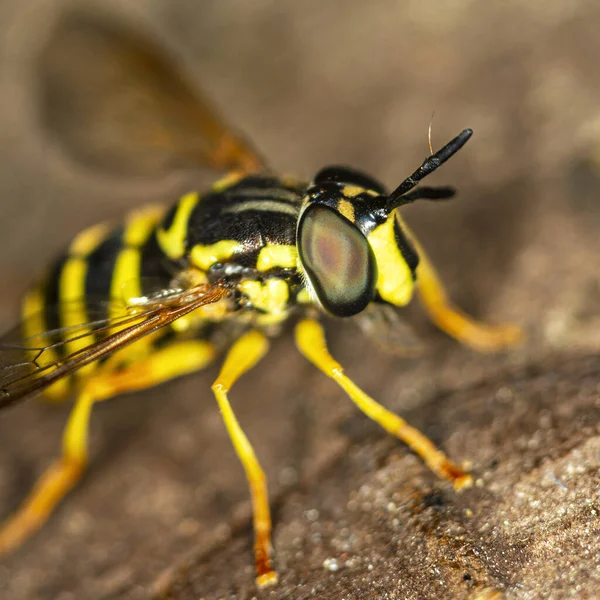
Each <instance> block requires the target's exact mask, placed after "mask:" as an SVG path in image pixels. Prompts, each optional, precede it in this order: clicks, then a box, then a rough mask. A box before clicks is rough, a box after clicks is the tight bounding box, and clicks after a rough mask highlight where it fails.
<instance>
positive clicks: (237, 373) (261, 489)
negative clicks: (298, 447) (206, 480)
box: [212, 331, 277, 587]
mask: <svg viewBox="0 0 600 600" xmlns="http://www.w3.org/2000/svg"><path fill="white" fill-rule="evenodd" d="M268 347H269V345H268V341H267V338H266V337H265V336H264V335H263V334H262V333H260V332H259V331H250V332H248V333H246V334H245V335H244V336H242V337H241V338H240V339H239V340H238V341H237V342H236V343H235V344H234V345H233V347H232V348H231V350H230V351H229V354H228V355H227V358H226V359H225V363H224V364H223V367H222V369H221V372H220V373H219V376H218V377H217V379H216V381H215V382H214V383H213V386H212V390H213V392H214V394H215V397H216V399H217V402H218V403H219V409H220V410H221V415H222V416H223V421H224V422H225V426H226V427H227V432H228V433H229V437H230V438H231V441H232V442H233V446H234V448H235V451H236V453H237V455H238V457H239V459H240V461H241V462H242V466H243V467H244V470H245V471H246V477H247V478H248V483H249V485H250V495H251V497H252V509H253V518H254V557H255V561H256V575H257V577H256V582H257V584H258V585H259V586H261V587H263V586H267V585H272V584H274V583H276V582H277V574H276V573H275V571H273V567H272V559H271V511H270V509H269V496H268V491H267V479H266V477H265V474H264V472H263V470H262V468H261V466H260V463H259V462H258V459H257V458H256V454H255V453H254V449H253V448H252V446H251V444H250V442H249V441H248V438H247V437H246V434H245V433H244V432H243V430H242V428H241V427H240V424H239V422H238V420H237V418H236V416H235V414H234V412H233V409H232V408H231V404H230V403H229V399H228V398H227V392H229V390H230V389H231V387H232V386H233V384H234V383H235V382H236V381H237V380H238V379H239V378H240V377H241V376H242V375H243V374H244V373H246V371H249V370H250V369H251V368H252V367H253V366H254V365H255V364H256V363H257V362H258V361H259V360H260V359H261V358H262V357H263V356H264V355H265V353H266V352H267V350H268Z"/></svg>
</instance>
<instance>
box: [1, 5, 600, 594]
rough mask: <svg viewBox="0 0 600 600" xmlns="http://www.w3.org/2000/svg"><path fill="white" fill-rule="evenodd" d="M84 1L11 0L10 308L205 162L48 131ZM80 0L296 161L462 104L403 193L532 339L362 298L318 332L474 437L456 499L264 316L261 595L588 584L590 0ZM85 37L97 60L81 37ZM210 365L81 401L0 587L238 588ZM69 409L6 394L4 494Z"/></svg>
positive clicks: (271, 149)
mask: <svg viewBox="0 0 600 600" xmlns="http://www.w3.org/2000/svg"><path fill="white" fill-rule="evenodd" d="M94 8H95V9H96V10H95V11H94ZM77 11H79V12H81V3H79V4H78V3H75V2H65V1H60V0H44V1H34V0H19V1H18V2H17V1H16V0H0V276H1V277H2V284H1V285H0V324H1V325H2V326H3V327H4V328H7V327H10V326H11V325H13V324H14V322H15V320H16V315H17V314H18V303H19V299H20V297H21V294H22V293H23V291H24V290H25V289H26V288H27V286H28V285H29V284H30V282H31V281H32V280H33V279H34V278H35V276H36V275H37V274H38V273H39V272H40V270H42V269H43V268H44V267H45V266H46V265H47V263H48V261H49V260H50V258H51V257H52V256H53V255H54V254H55V253H56V252H58V251H59V250H60V249H61V248H62V247H63V246H64V245H65V244H66V243H68V241H69V240H70V239H71V238H72V236H73V235H75V234H76V233H77V232H78V231H80V230H81V229H82V228H84V227H85V226H87V225H90V224H93V223H95V222H97V221H99V220H105V219H107V218H112V217H116V216H118V215H121V214H122V213H124V212H125V211H127V210H128V209H129V208H131V207H134V206H139V205H142V204H144V203H148V202H164V201H167V202H171V201H174V200H175V199H176V198H177V197H178V195H179V194H180V193H182V192H183V191H186V190H187V189H189V188H190V187H200V189H201V188H202V186H205V185H208V184H210V182H211V180H212V179H213V178H214V174H211V173H210V172H208V171H206V170H194V169H192V168H185V169H182V168H179V169H173V168H168V165H164V164H162V163H160V161H159V162H158V163H156V164H154V163H152V161H150V162H143V161H142V163H143V164H142V165H141V167H140V168H139V169H137V170H135V172H134V173H129V172H118V171H120V169H113V171H111V170H110V169H94V168H92V166H90V164H89V162H87V163H86V162H85V161H78V160H76V158H77V157H76V153H75V156H74V154H73V153H72V152H70V150H72V148H71V149H70V148H69V146H68V144H67V145H65V144H63V143H61V140H59V139H57V137H56V136H55V135H53V130H52V128H49V127H48V126H47V125H48V123H52V122H53V119H57V120H58V119H59V113H60V112H61V110H60V109H61V108H62V109H63V113H64V107H61V106H49V105H48V104H47V103H45V102H46V96H45V91H46V88H45V87H44V86H45V85H46V84H47V82H48V78H47V75H48V69H49V67H48V65H49V64H50V63H49V60H50V59H49V58H48V57H49V56H50V50H49V49H51V48H55V45H56V44H57V43H59V42H60V40H61V29H60V24H61V23H62V22H63V19H64V18H65V15H67V14H72V13H74V12H77ZM85 14H91V15H101V17H102V18H103V19H104V21H107V22H114V23H116V24H121V25H124V26H128V27H130V28H132V29H133V30H134V31H136V32H138V33H139V34H140V35H145V36H149V37H150V38H152V39H154V40H155V43H156V44H157V45H158V47H160V48H162V49H163V51H164V52H165V53H166V54H167V55H169V56H171V57H172V58H173V59H174V60H175V61H176V62H177V64H178V65H179V67H180V69H181V70H182V71H183V72H184V73H185V74H186V76H187V77H188V78H190V79H191V80H192V81H193V82H195V84H197V85H198V86H199V87H200V89H202V90H203V91H204V92H205V93H206V95H207V96H208V98H209V99H210V100H211V102H213V103H214V104H215V106H217V107H218V109H219V111H220V113H221V114H222V115H223V116H224V117H225V119H226V120H227V121H229V122H230V123H232V124H233V125H234V126H235V128H236V129H238V130H240V131H241V132H243V133H244V134H245V135H246V136H248V137H249V138H250V139H251V140H252V141H253V143H254V144H255V145H256V146H257V147H258V148H259V149H260V151H261V152H262V154H263V155H264V156H265V157H267V159H268V161H269V164H270V165H271V167H272V169H273V170H274V171H276V172H278V173H283V174H289V175H295V176H298V177H300V178H306V179H310V177H311V176H312V175H313V174H314V173H315V172H316V171H317V170H318V169H320V168H321V167H323V166H325V165H327V164H331V163H335V164H348V165H351V166H355V167H358V168H361V169H364V170H366V171H368V172H370V173H371V174H373V175H374V176H376V177H378V178H380V179H382V180H383V181H384V182H385V183H386V184H387V185H389V186H390V187H393V186H395V185H397V184H398V183H399V181H400V180H402V179H403V178H404V177H405V176H406V175H407V174H408V173H410V172H412V171H413V170H414V168H416V167H417V166H418V165H419V164H420V162H421V161H422V160H423V159H424V158H425V156H426V155H427V154H428V143H427V135H428V127H429V124H430V121H431V119H432V113H434V112H435V114H434V116H433V125H432V138H433V140H432V141H433V146H434V148H439V147H440V146H441V145H443V144H444V143H445V142H446V141H448V140H449V139H450V138H451V137H453V136H454V135H455V134H456V133H458V131H460V130H461V129H463V128H465V127H471V128H473V130H474V132H475V134H474V136H473V139H472V141H470V142H469V144H468V145H467V146H466V148H465V149H464V150H463V151H462V152H461V153H460V154H459V155H457V157H456V158H454V159H453V160H452V161H450V162H449V163H448V164H447V165H446V166H444V167H443V168H442V169H441V170H440V171H439V172H437V173H436V174H435V175H434V176H432V179H433V181H431V182H430V181H429V180H428V184H430V183H431V184H436V183H437V184H451V185H456V187H457V188H458V189H459V196H458V197H457V198H456V200H453V201H451V202H448V203H444V204H429V205H428V204H427V203H422V205H419V206H414V207H409V208H408V209H407V210H406V212H405V216H406V218H407V219H408V220H409V221H410V223H411V224H412V225H413V227H414V229H415V230H416V232H417V233H418V235H419V236H420V238H421V240H422V242H423V244H424V245H425V246H426V247H427V248H428V250H429V252H430V254H431V256H432V258H433V259H434V261H435V263H436V265H437V266H438V267H439V270H440V273H441V274H442V277H443V279H444V281H445V282H446V284H447V286H448V289H449V291H450V293H451V295H452V297H453V299H454V300H455V301H456V303H457V304H458V305H460V306H461V307H462V308H464V309H465V310H467V311H469V312H470V313H472V314H475V315H476V316H477V317H480V318H484V319H486V320H489V321H493V322H500V321H514V322H518V323H522V324H523V325H524V327H525V328H526V330H527V333H528V341H527V342H526V343H525V344H524V345H523V346H522V347H520V348H518V349H516V350H515V351H514V352H510V353H506V354H503V355H501V356H480V355H476V354H475V353H473V352H471V351H469V350H467V349H465V348H461V347H459V346H458V345H457V344H455V343H454V342H452V341H450V340H448V339H446V338H445V337H444V336H443V335H442V334H440V333H438V332H436V331H435V330H434V329H433V328H432V326H431V325H429V324H428V323H427V322H426V320H425V318H424V317H423V315H422V313H420V311H419V310H418V308H413V307H410V308H409V309H408V310H407V311H406V312H407V316H409V317H410V318H411V319H412V322H413V323H414V324H415V328H416V329H417V330H418V332H419V333H420V334H421V336H422V338H423V340H424V341H425V343H426V351H425V353H424V354H423V356H421V357H419V358H412V359H403V358H399V357H394V356H390V355H389V354H385V353H383V352H382V351H381V350H380V349H378V348H377V347H375V346H373V347H371V346H367V345H366V342H364V341H363V338H362V337H361V334H360V332H359V330H358V329H357V328H356V327H355V326H354V325H353V324H352V323H341V322H331V323H330V324H329V325H328V327H329V329H328V331H329V335H330V338H331V342H332V343H331V345H332V350H333V352H334V354H335V355H336V357H338V359H339V360H340V362H341V363H342V364H343V365H344V366H345V368H346V370H347V371H348V373H349V374H350V375H351V376H352V377H353V378H354V380H355V381H356V382H357V383H358V384H359V385H361V386H362V387H364V388H365V389H366V390H367V391H369V392H370V393H372V394H373V395H374V396H375V397H376V398H378V399H379V400H381V401H382V402H383V403H384V404H386V406H389V407H391V408H393V409H395V410H398V411H400V412H401V413H402V414H403V415H407V416H408V417H409V418H411V420H412V423H413V424H414V425H417V426H419V427H421V428H423V429H425V431H426V432H427V433H428V434H430V435H431V436H432V437H433V438H434V439H435V440H436V442H439V443H441V444H442V446H443V447H444V448H445V449H446V450H448V452H449V453H450V454H451V455H452V456H453V457H456V458H457V459H458V460H467V459H470V460H472V461H473V468H474V469H475V473H476V475H477V476H479V477H480V479H478V481H479V482H480V483H481V485H478V487H477V488H476V489H475V490H474V491H473V492H468V493H467V494H464V495H463V496H461V497H456V496H455V495H454V494H453V492H452V491H451V490H450V489H448V488H447V486H445V485H444V484H443V483H441V482H438V481H435V480H434V478H433V477H432V476H430V475H429V474H428V473H427V472H426V470H425V468H424V467H423V466H422V465H421V464H420V463H419V462H418V461H417V460H416V459H415V458H414V457H412V456H411V455H410V454H409V453H408V451H406V449H405V448H403V447H401V446H400V445H399V444H397V443H396V442H394V441H393V440H390V439H388V438H387V437H386V436H385V435H384V434H383V432H380V431H379V430H378V429H377V428H376V427H375V426H374V425H372V424H371V423H369V422H368V421H367V419H366V418H365V417H363V416H361V415H358V414H356V411H355V410H354V409H353V406H352V405H351V404H350V403H349V402H348V401H347V400H346V399H345V398H344V397H343V395H342V393H341V391H338V389H337V388H335V386H334V385H333V384H332V383H331V382H329V381H327V380H325V379H324V378H323V377H321V376H320V375H319V374H318V373H316V372H315V371H314V370H313V369H312V368H311V367H310V365H308V364H307V363H305V361H304V360H303V359H302V358H301V357H300V356H298V355H297V353H296V352H295V351H294V349H293V344H292V341H291V339H290V338H289V336H287V337H285V338H282V339H280V340H277V341H276V342H275V343H274V350H275V351H274V352H272V354H271V355H270V356H269V357H268V358H267V360H265V361H264V363H263V364H262V365H261V366H260V367H258V368H257V369H256V370H255V371H253V372H252V373H250V374H249V375H248V376H247V377H245V378H244V379H243V381H242V382H241V383H240V384H239V385H238V386H237V387H236V389H235V392H234V393H233V394H232V400H233V402H234V404H235V406H236V410H237V411H238V415H239V418H240V420H241V421H242V423H243V425H244V427H245V429H246V431H247V433H248V435H249V437H250V438H251V439H252V440H253V442H254V444H255V448H256V450H257V453H258V454H259V456H260V457H261V459H262V462H263V466H264V467H265V470H266V472H267V474H268V475H269V478H270V488H271V494H272V499H273V502H274V505H275V507H276V510H275V520H276V530H275V536H274V541H275V547H276V552H277V561H278V565H279V569H280V571H281V575H282V584H281V586H280V587H279V588H277V589H276V590H272V591H269V592H261V593H260V594H259V596H260V597H269V598H271V597H272V598H279V597H281V598H284V597H285V598H308V597H319V598H342V597H345V598H370V597H372V598H384V597H389V598H409V597H415V598H416V597H430V598H435V597H440V598H443V597H469V598H471V597H472V598H475V597H478V598H484V597H485V598H492V597H494V598H501V597H503V594H505V595H506V597H522V598H538V597H539V598H550V597H556V598H562V597H586V594H588V596H587V597H589V594H592V593H593V591H594V590H597V589H598V583H599V581H598V578H599V573H598V568H597V567H598V565H597V555H598V548H597V539H598V536H597V534H598V533H600V531H599V526H598V517H597V515H598V513H597V510H600V499H599V497H598V489H599V488H598V484H599V483H600V482H599V481H598V475H597V473H598V469H597V467H598V464H597V462H598V461H599V460H600V458H599V457H600V437H599V436H598V419H597V417H598V412H599V410H600V400H599V395H600V388H599V387H598V386H599V385H600V366H599V365H598V362H599V361H598V360H597V358H596V357H597V353H598V350H599V349H600V269H599V266H600V258H599V257H600V236H599V235H598V231H599V225H600V103H599V98H600V71H599V70H598V68H597V63H598V57H599V56H600V37H599V36H598V34H597V32H598V27H599V25H600V6H599V5H598V4H597V3H596V2H591V1H586V0H571V1H570V2H561V1H559V0H552V1H546V2H540V1H538V2H535V1H534V2H531V1H529V2H528V1H525V0H514V1H513V2H500V1H491V2H485V3H484V2H474V1H469V0H462V1H459V0H456V1H455V2H450V3H448V2H445V3H440V2H434V1H432V0H425V1H423V0H419V1H416V0H415V1H413V0H408V1H406V2H392V1H389V0H388V1H386V0H378V1H375V2H368V3H367V2H362V1H358V0H346V1H342V0H330V1H329V2H318V3H317V2H286V1H281V0H280V1H274V0H254V1H253V2H244V1H242V0H220V1H219V2H196V3H190V2H183V1H177V0H169V1H167V0H152V1H150V0H136V1H135V2H133V1H122V0H121V1H118V0H108V1H104V2H99V1H98V2H91V1H90V2H87V3H86V13H85ZM93 18H95V17H93ZM82 40H84V41H85V35H84V36H83V37H82ZM52 56H54V55H52ZM58 56H60V54H58ZM82 56H83V57H84V60H83V62H84V63H85V60H87V57H86V55H85V53H82ZM88 63H89V64H88V65H87V67H88V68H89V70H90V72H93V70H94V69H95V68H97V67H98V66H97V65H95V64H94V57H93V55H90V56H89V61H88ZM52 64H54V65H55V66H56V64H55V63H52ZM82 68H83V67H82ZM53 111H55V112H53ZM55 113H56V114H55ZM63 116H64V115H63ZM61 118H62V117H61ZM81 138H82V139H83V140H85V139H87V138H86V134H85V131H83V132H81ZM155 167H156V168H155ZM123 171H127V170H126V169H123ZM215 374H216V371H215V370H214V369H211V370H209V371H207V372H206V373H203V374H199V375H197V376H194V377H191V378H188V379H185V380H181V381H177V382H174V383H172V384H170V385H168V386H163V387H161V388H159V389H156V390H151V391H148V392H147V393H143V394H136V395H131V396H127V397H126V398H120V399H119V400H118V401H115V402H111V403H107V404H106V405H105V406H99V407H98V408H97V409H95V418H94V419H93V426H92V431H93V433H92V452H93V456H94V460H93V465H92V468H91V469H90V471H89V473H88V475H87V476H86V478H85V479H84V481H83V483H82V485H81V486H80V487H79V488H78V489H77V490H76V491H75V492H74V493H73V494H71V495H70V496H69V498H68V499H67V501H66V502H65V503H64V504H63V505H62V507H61V508H60V509H59V511H58V512H57V513H56V515H55V516H54V517H53V518H52V519H51V521H50V523H49V524H48V526H47V527H45V528H44V530H43V531H42V532H41V533H40V534H39V535H37V536H36V537H35V538H34V539H33V540H31V541H30V542H29V543H28V544H27V545H26V546H24V547H23V548H22V549H21V550H20V551H19V552H18V553H16V554H15V555H13V556H12V557H10V558H8V559H6V560H4V561H3V562H2V564H1V565H0V590H2V592H1V593H0V596H2V597H3V598H11V599H15V600H16V599H37V598H40V599H42V598H44V599H45V598H60V599H61V600H68V599H71V598H90V599H95V598H146V597H152V596H154V595H159V596H160V595H162V596H163V597H164V596H166V597H171V598H199V597H202V598H233V597H235V598H238V599H239V598H250V597H253V596H255V595H256V594H257V592H256V590H255V588H254V583H253V576H252V557H251V531H250V527H249V520H248V516H249V514H250V513H249V505H248V502H247V490H246V485H245V481H244V477H243V473H242V470H241V467H240V466H239V465H238V463H237V460H236V458H235V455H234V453H233V450H232V449H231V448H230V446H229V442H228V440H227V437H226V434H225V431H224V429H223V427H222V425H221V423H220V417H219V415H218V412H217V410H216V407H215V406H214V402H213V400H212V398H211V396H210V393H209V386H210V383H211V380H212V379H213V378H214V376H215ZM67 414H68V406H60V407H49V406H45V405H42V404H40V403H38V402H30V403H28V404H24V405H23V406H19V407H18V408H15V409H14V410H11V411H7V412H6V413H5V414H2V415H0V448H1V451H2V460H1V461H0V507H1V509H2V514H7V513H8V512H9V511H10V510H11V509H13V508H14V507H15V506H16V504H17V503H18V501H19V499H21V498H22V497H23V496H24V494H25V493H26V491H27V490H28V489H29V487H30V486H31V485H32V483H33V482H34V481H35V479H36V476H37V475H38V474H39V473H41V471H42V470H43V469H44V467H45V466H46V465H47V464H48V463H49V462H50V460H51V458H52V457H54V456H55V455H56V454H57V452H58V450H59V445H60V436H61V431H62V427H63V425H64V421H65V419H66V416H67ZM267 415H268V422H266V419H265V417H266V416H267ZM532 440H533V441H532ZM573 453H574V454H573ZM594 460H595V461H596V463H594ZM561 461H562V462H561ZM561 469H562V470H561ZM492 472H493V475H492ZM549 473H550V474H552V476H554V477H555V478H556V480H557V481H558V482H559V483H560V485H559V484H557V483H555V481H554V479H553V478H552V477H551V476H550V475H549ZM561 486H562V487H561ZM563 488H564V489H563ZM524 498H525V499H526V500H527V501H525V500H524ZM519 502H521V504H519ZM536 502H537V504H536ZM594 506H595V507H596V508H593V507H594ZM390 507H391V508H390ZM569 507H570V508H569ZM594 510H596V512H594ZM468 511H469V512H468ZM465 515H467V516H468V518H467V517H466V516H465ZM506 523H508V524H509V525H506ZM561 549H562V550H561ZM594 557H596V558H594ZM330 559H331V560H335V561H336V562H335V563H331V562H327V561H328V560H330ZM332 564H335V565H336V568H330V567H331V565H332ZM323 565H325V567H324V566H323ZM386 594H387V596H386ZM449 594H450V595H449ZM484 594H488V595H487V596H486V595H484ZM494 594H497V595H494Z"/></svg>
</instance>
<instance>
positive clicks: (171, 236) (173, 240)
mask: <svg viewBox="0 0 600 600" xmlns="http://www.w3.org/2000/svg"><path fill="white" fill-rule="evenodd" d="M198 200H199V196H198V194H197V193H196V192H191V193H189V194H187V195H186V196H183V198H181V199H180V200H179V204H178V206H177V210H176V211H175V217H174V218H173V223H172V224H171V227H169V229H168V230H165V229H162V228H161V229H159V230H158V231H157V239H158V243H159V245H160V247H161V249H162V251H163V252H164V253H165V254H166V255H167V256H168V257H169V258H172V259H177V258H181V257H182V256H183V255H184V253H185V240H186V238H187V233H188V222H189V220H190V216H191V215H192V211H193V210H194V208H195V207H196V204H198Z"/></svg>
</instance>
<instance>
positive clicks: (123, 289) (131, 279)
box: [109, 206, 163, 318]
mask: <svg viewBox="0 0 600 600" xmlns="http://www.w3.org/2000/svg"><path fill="white" fill-rule="evenodd" d="M162 212H163V210H162V208H161V207H158V206H150V207H146V208H143V209H141V210H137V211H135V212H133V213H131V214H130V215H129V217H128V219H127V224H126V227H125V231H124V233H123V241H124V243H125V245H124V248H123V249H122V250H121V251H120V252H119V255H118V256H117V260H116V261H115V267H114V270H113V276H112V280H111V283H110V297H111V299H112V300H115V301H116V302H113V303H112V304H111V310H110V315H109V316H110V317H111V318H112V317H118V316H122V315H123V314H124V312H125V308H126V307H127V305H128V304H129V301H130V300H131V299H132V298H139V297H140V296H141V295H142V284H141V281H140V268H141V258H142V257H141V251H140V247H141V246H143V245H144V244H145V243H146V241H147V240H148V238H149V237H150V235H151V234H152V232H153V231H154V227H155V226H156V224H157V222H158V220H159V219H160V216H161V214H162ZM119 300H122V304H121V303H120V302H118V301H119Z"/></svg>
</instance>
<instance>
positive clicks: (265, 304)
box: [238, 279, 290, 325]
mask: <svg viewBox="0 0 600 600" xmlns="http://www.w3.org/2000/svg"><path fill="white" fill-rule="evenodd" d="M238 289H239V290H240V291H241V292H242V293H243V294H245V295H246V296H247V298H248V300H249V301H250V302H251V304H252V306H253V307H254V308H256V309H258V310H262V311H265V313H266V314H263V315H260V316H259V317H258V322H259V323H260V324H261V325H269V324H272V323H279V322H280V321H283V320H284V319H285V318H286V317H287V314H288V309H289V305H288V300H289V297H290V288H289V286H288V284H287V283H286V282H285V281H284V280H283V279H268V280H267V281H266V282H265V283H264V284H263V283H261V282H260V281H254V280H246V281H241V282H240V284H239V285H238Z"/></svg>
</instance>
